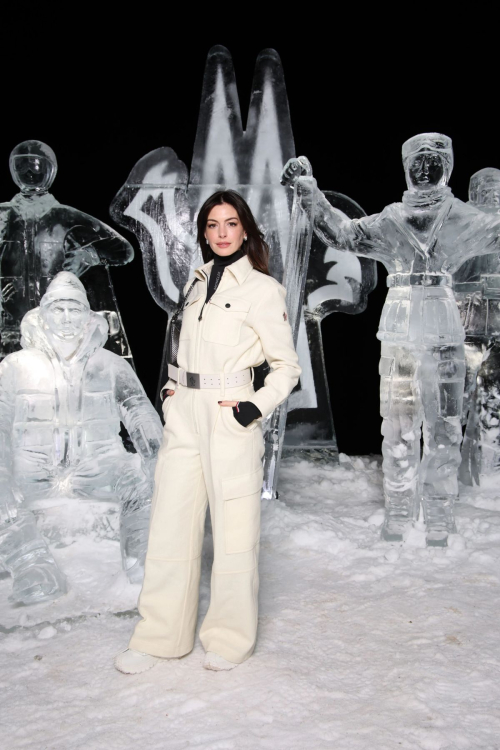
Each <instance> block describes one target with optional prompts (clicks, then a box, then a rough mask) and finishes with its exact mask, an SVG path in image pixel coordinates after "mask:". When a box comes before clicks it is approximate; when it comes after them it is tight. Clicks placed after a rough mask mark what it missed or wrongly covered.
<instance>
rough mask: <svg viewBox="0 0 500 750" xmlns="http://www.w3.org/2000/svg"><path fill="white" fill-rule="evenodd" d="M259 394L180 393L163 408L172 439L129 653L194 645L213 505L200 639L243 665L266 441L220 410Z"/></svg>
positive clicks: (159, 481) (248, 389)
mask: <svg viewBox="0 0 500 750" xmlns="http://www.w3.org/2000/svg"><path fill="white" fill-rule="evenodd" d="M253 393H254V390H253V385H251V384H250V385H248V386H244V387H239V388H226V389H225V392H222V391H219V390H215V389H214V390H212V389H206V390H205V389H201V390H198V389H190V388H186V387H183V386H180V385H179V386H178V387H177V390H176V392H175V395H173V396H170V397H169V398H167V400H166V402H165V404H164V415H165V429H164V435H163V442H162V446H161V448H160V452H159V456H158V463H157V466H156V473H155V489H154V494H153V500H152V507H151V521H150V528H149V541H148V551H147V555H146V564H145V575H144V583H143V587H142V591H141V595H140V598H139V613H140V615H141V617H142V619H141V620H140V622H139V623H138V624H137V626H136V628H135V631H134V634H133V636H132V638H131V641H130V648H133V649H136V650H138V651H143V652H145V653H149V654H154V655H155V656H162V657H179V656H183V655H184V654H187V653H189V652H190V651H191V650H192V648H193V645H194V636H195V627H196V620H197V612H198V597H199V581H200V567H201V552H202V544H203V532H204V525H205V515H206V508H207V500H208V503H209V504H210V516H211V520H212V530H213V540H214V562H213V567H212V578H211V597H210V607H209V609H208V612H207V615H206V617H205V619H204V622H203V624H202V627H201V630H200V638H201V641H202V643H203V646H204V648H205V650H206V651H213V652H215V653H217V654H220V655H221V656H223V657H224V658H225V659H228V660H229V661H232V662H235V663H240V662H243V661H245V659H247V658H248V657H249V656H250V655H251V654H252V652H253V650H254V648H255V642H256V634H257V615H258V605H257V595H258V584H259V578H258V553H259V538H260V496H261V488H262V481H263V467H262V457H263V454H264V441H263V436H262V427H261V424H260V422H253V423H252V424H251V425H250V426H249V427H242V426H241V425H240V424H239V423H238V422H237V421H236V420H235V418H234V416H233V412H232V409H231V408H230V407H225V406H219V404H218V403H217V402H218V400H221V399H222V400H228V401H232V400H240V401H245V400H251V398H252V396H253Z"/></svg>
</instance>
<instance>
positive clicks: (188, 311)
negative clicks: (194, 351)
mask: <svg viewBox="0 0 500 750" xmlns="http://www.w3.org/2000/svg"><path fill="white" fill-rule="evenodd" d="M197 286H199V284H198V285H197ZM201 296H202V293H201V291H199V290H198V293H196V290H194V291H193V292H192V293H191V295H190V296H189V298H188V299H187V301H186V302H185V303H184V307H183V309H182V311H181V313H180V315H179V318H181V321H180V323H181V330H180V334H179V341H182V339H192V338H194V336H195V333H196V324H197V323H198V315H199V314H200V313H199V304H198V303H199V300H200V297H201ZM179 318H177V322H178V323H179Z"/></svg>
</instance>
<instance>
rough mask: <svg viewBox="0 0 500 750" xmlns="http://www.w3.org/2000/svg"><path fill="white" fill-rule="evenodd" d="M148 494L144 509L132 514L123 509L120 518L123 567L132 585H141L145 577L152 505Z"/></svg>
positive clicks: (126, 507)
mask: <svg viewBox="0 0 500 750" xmlns="http://www.w3.org/2000/svg"><path fill="white" fill-rule="evenodd" d="M150 497H151V493H149V494H148V496H147V497H146V500H145V501H144V505H143V507H139V509H137V510H133V511H132V512H130V511H129V510H128V508H129V507H130V504H129V505H128V506H125V507H124V508H123V509H122V514H121V518H120V546H121V553H122V565H123V569H124V571H125V572H126V574H127V576H128V579H129V581H130V583H141V582H142V579H143V577H144V559H145V557H146V550H147V547H148V529H149V515H150V511H151V508H150V505H149V499H150Z"/></svg>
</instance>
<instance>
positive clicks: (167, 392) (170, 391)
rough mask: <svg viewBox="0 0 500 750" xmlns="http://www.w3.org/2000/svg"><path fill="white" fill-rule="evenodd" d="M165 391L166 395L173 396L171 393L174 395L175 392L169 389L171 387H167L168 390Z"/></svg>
mask: <svg viewBox="0 0 500 750" xmlns="http://www.w3.org/2000/svg"><path fill="white" fill-rule="evenodd" d="M165 393H166V394H167V396H173V395H174V393H175V391H172V390H171V389H170V388H169V389H168V391H165Z"/></svg>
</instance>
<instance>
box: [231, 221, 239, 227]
mask: <svg viewBox="0 0 500 750" xmlns="http://www.w3.org/2000/svg"><path fill="white" fill-rule="evenodd" d="M229 226H230V227H235V226H237V224H236V222H235V221H230V222H229Z"/></svg>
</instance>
